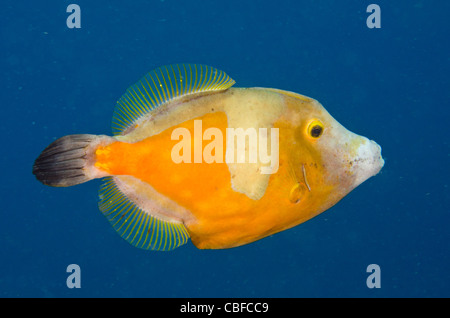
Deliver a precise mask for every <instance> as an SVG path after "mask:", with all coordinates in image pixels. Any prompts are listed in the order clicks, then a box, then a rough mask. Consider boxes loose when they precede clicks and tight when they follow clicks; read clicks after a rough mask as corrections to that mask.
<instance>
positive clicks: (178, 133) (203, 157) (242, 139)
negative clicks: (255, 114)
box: [171, 120, 279, 174]
mask: <svg viewBox="0 0 450 318" xmlns="http://www.w3.org/2000/svg"><path fill="white" fill-rule="evenodd" d="M269 130H270V137H269V134H268V133H269V132H268V128H259V129H258V130H257V129H255V128H252V127H250V128H247V129H243V128H226V145H224V136H223V133H222V130H220V129H219V128H215V127H210V128H207V129H206V130H205V131H204V132H203V128H202V121H201V120H194V136H193V138H194V140H193V142H192V139H191V138H192V136H191V132H190V131H189V129H187V128H182V127H178V128H175V129H174V130H173V131H172V135H171V139H172V140H180V138H181V140H180V141H179V142H178V143H176V144H175V145H174V146H173V148H172V152H171V157H172V161H173V162H175V163H177V164H178V163H182V162H184V163H192V149H191V148H193V152H194V160H193V163H203V162H204V163H209V164H210V163H223V162H224V158H225V162H226V163H258V162H259V163H261V164H262V166H261V174H273V173H276V172H277V171H278V165H279V162H278V155H279V143H278V139H279V131H278V128H269ZM204 140H208V141H209V140H210V142H209V143H208V144H207V145H206V146H205V147H204V148H203V141H204ZM269 140H270V153H269V149H268V148H269ZM224 148H225V149H226V150H225V156H224Z"/></svg>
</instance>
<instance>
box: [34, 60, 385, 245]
mask: <svg viewBox="0 0 450 318" xmlns="http://www.w3.org/2000/svg"><path fill="white" fill-rule="evenodd" d="M234 83H235V82H234V81H233V80H232V79H231V78H230V77H229V76H228V75H226V74H225V73H224V72H222V71H219V70H217V69H215V68H212V67H209V66H205V65H194V64H177V65H170V66H164V67H161V68H158V69H156V70H154V71H151V72H149V73H148V74H146V75H145V76H144V77H143V78H142V79H141V80H140V81H139V82H137V83H136V84H135V85H132V86H131V87H130V88H129V89H128V90H127V91H126V93H125V94H124V95H123V96H122V97H121V98H120V100H119V101H118V104H117V107H116V110H115V112H114V116H113V125H112V126H113V134H114V136H113V137H109V136H105V135H88V134H84V135H68V136H65V137H62V138H60V139H57V140H56V141H54V142H53V143H51V144H50V145H49V146H48V147H47V148H46V149H45V150H44V151H43V152H42V153H41V154H40V156H39V157H38V158H37V159H36V161H35V163H34V166H33V173H34V174H35V176H36V177H37V179H38V180H39V181H41V182H42V183H44V184H46V185H50V186H56V187H67V186H72V185H76V184H80V183H83V182H86V181H89V180H92V179H96V178H104V183H103V184H102V186H101V188H100V194H99V196H100V203H99V207H100V210H101V211H102V212H103V214H104V215H105V216H106V218H107V219H108V220H109V221H110V222H111V224H112V226H113V227H114V229H115V230H116V231H117V232H118V233H119V234H120V235H121V236H122V237H123V238H124V239H125V240H127V241H128V242H129V243H131V244H132V245H134V246H136V247H139V248H143V249H151V250H172V249H174V248H176V247H178V246H180V245H183V244H185V243H186V242H187V241H188V239H189V238H190V239H191V240H192V242H193V244H194V245H195V246H196V247H198V248H201V249H219V248H231V247H235V246H240V245H243V244H248V243H251V242H254V241H256V240H259V239H261V238H264V237H266V236H268V235H271V234H274V233H277V232H280V231H283V230H286V229H288V228H291V227H293V226H296V225H298V224H300V223H303V222H305V221H307V220H309V219H311V218H312V217H314V216H316V215H318V214H319V213H322V212H323V211H325V210H327V209H329V208H330V207H332V206H333V205H335V204H336V203H337V202H338V201H339V200H341V199H342V198H343V197H344V196H345V195H347V194H348V193H349V192H350V191H351V190H353V189H354V188H355V187H357V186H358V185H359V184H361V183H362V182H364V181H365V180H367V179H368V178H370V177H371V176H374V175H376V174H377V173H378V172H379V171H380V169H381V168H382V167H383V165H384V161H383V159H382V157H381V148H380V146H378V145H377V144H376V143H375V142H374V141H371V140H369V139H367V138H365V137H362V136H359V135H356V134H354V133H352V132H350V131H348V130H347V129H345V128H344V127H343V126H341V125H340V124H339V123H338V122H337V121H336V120H335V119H334V118H333V117H331V115H330V114H329V113H328V112H327V111H326V110H325V108H323V106H322V105H321V104H320V103H319V102H317V101H316V100H314V99H312V98H309V97H306V96H303V95H300V94H296V93H292V92H287V91H282V90H278V89H272V88H231V86H233V84H234Z"/></svg>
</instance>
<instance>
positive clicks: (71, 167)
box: [33, 135, 98, 187]
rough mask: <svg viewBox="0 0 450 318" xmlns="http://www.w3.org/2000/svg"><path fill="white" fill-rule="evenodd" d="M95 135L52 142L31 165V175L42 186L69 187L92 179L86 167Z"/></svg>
mask: <svg viewBox="0 0 450 318" xmlns="http://www.w3.org/2000/svg"><path fill="white" fill-rule="evenodd" d="M94 140H98V136H96V135H68V136H65V137H62V138H59V139H57V140H55V141H54V142H52V143H51V144H50V145H49V146H48V147H47V148H45V149H44V151H42V153H41V154H40V155H39V157H38V158H37V159H36V161H35V162H34V165H33V174H34V175H35V176H36V178H37V179H38V180H39V181H41V182H42V183H43V184H46V185H49V186H53V187H69V186H73V185H76V184H80V183H83V182H86V181H89V180H91V179H92V177H91V176H89V175H87V171H88V169H86V168H87V165H88V164H89V158H90V157H91V156H92V154H91V153H90V152H92V150H90V149H91V148H92V147H89V146H90V145H91V143H92V141H94Z"/></svg>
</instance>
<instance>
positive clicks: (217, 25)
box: [0, 0, 450, 297]
mask: <svg viewBox="0 0 450 318" xmlns="http://www.w3.org/2000/svg"><path fill="white" fill-rule="evenodd" d="M372 2H375V3H377V4H378V5H380V7H381V19H382V20H381V23H382V25H381V26H382V27H381V29H369V28H367V26H366V18H367V16H368V13H366V8H367V6H368V5H369V4H370V3H372ZM70 3H76V4H78V5H80V7H81V29H68V28H67V26H66V18H67V16H68V13H66V7H67V6H68V5H69V4H70ZM448 12H450V2H448V1H425V0H412V1H410V0H408V1H406V0H405V1H400V0H397V1H381V0H371V1H341V0H339V1H313V0H310V1H299V0H295V1H286V0H279V1H262V0H261V1H245V0H230V1H200V0H189V1H170V0H165V1H111V0H110V1H87V0H73V1H72V0H71V1H56V0H52V1H10V0H4V1H2V4H1V17H2V22H1V29H0V32H1V33H0V35H1V39H0V48H1V50H0V67H1V79H0V84H1V85H0V92H1V93H0V94H1V95H0V97H1V99H0V100H1V105H0V107H1V115H2V121H1V125H0V133H1V147H0V149H1V156H0V160H1V161H0V163H1V164H0V167H1V182H0V189H1V191H0V193H1V210H0V211H1V212H0V213H1V220H0V243H1V244H0V296H2V297H449V296H450V288H449V284H450V271H449V266H450V256H449V239H450V234H449V225H450V215H449V212H450V209H449V159H450V157H449V155H450V151H449V123H450V118H449V117H450V116H449V114H450V111H449V101H450V94H449V91H450V85H449V79H448V74H449V71H450V69H449V56H450V54H449V43H450V41H449V38H450V37H449V35H450V32H449V29H450V27H449V24H448ZM183 62H186V63H203V64H208V65H212V66H215V67H217V68H219V69H222V70H224V71H226V72H227V73H228V74H229V75H230V76H231V77H233V78H234V79H235V80H236V82H237V84H236V86H239V87H252V86H259V87H274V88H280V89H285V90H290V91H295V92H298V93H301V94H304V95H307V96H311V97H314V98H316V99H318V100H319V101H320V102H321V103H322V104H323V105H324V106H325V107H326V109H327V110H328V111H329V112H330V113H331V114H332V115H333V116H334V117H335V118H336V119H337V120H338V121H339V122H340V123H341V124H343V125H344V126H345V127H346V128H348V129H349V130H351V131H354V132H356V133H358V134H361V135H364V136H367V137H369V138H371V139H373V140H375V141H377V142H378V143H379V144H380V145H381V146H382V148H383V156H384V158H385V160H386V164H385V167H384V168H383V170H382V172H381V174H379V175H377V176H376V177H374V178H371V179H369V180H368V181H366V182H365V183H363V184H362V185H361V186H359V187H358V188H357V189H355V190H354V191H353V192H351V193H350V194H349V195H348V196H347V197H345V198H344V199H343V200H342V201H341V202H339V203H338V204H337V205H336V206H335V207H333V208H332V209H330V210H328V211H326V212H325V213H323V214H321V215H319V216H317V217H316V218H314V219H312V220H310V221H308V222H306V223H304V224H301V225H299V226H297V227H295V228H292V229H290V230H287V231H284V232H281V233H278V234H276V235H273V236H271V237H268V238H265V239H263V240H260V241H257V242H255V243H252V244H249V245H246V246H243V247H239V248H234V249H228V250H198V249H197V248H195V247H194V246H193V245H192V243H190V242H189V243H188V244H187V245H185V246H182V247H181V248H178V249H176V250H174V251H172V252H149V251H144V250H140V249H137V248H134V247H132V246H131V245H129V244H128V243H127V242H126V241H125V240H123V239H122V238H120V236H119V235H117V234H116V233H115V232H114V230H113V229H112V227H111V226H110V224H109V223H108V221H107V220H106V219H105V217H104V216H103V215H102V214H101V213H100V211H98V209H97V200H98V198H97V191H98V187H99V185H100V184H101V181H100V180H95V181H91V182H89V183H86V184H83V185H79V186H76V187H72V188H51V187H47V186H44V185H42V184H40V183H39V182H38V181H37V180H36V179H35V177H34V176H33V175H32V173H31V168H32V164H33V161H34V159H35V158H36V157H37V156H38V155H39V153H40V151H41V150H42V149H43V148H44V147H46V146H47V145H48V144H49V143H50V142H51V141H53V140H54V139H55V138H57V137H61V136H63V135H67V134H74V133H93V134H110V132H111V127H110V123H111V116H112V112H113V109H114V105H115V103H116V101H117V100H118V99H119V97H120V96H121V95H122V94H123V93H124V92H125V90H126V88H127V87H128V86H129V85H131V84H133V83H134V82H136V81H137V80H138V79H140V77H141V76H142V75H144V74H145V73H146V72H147V71H150V70H152V69H154V68H156V67H159V66H161V65H166V64H173V63H183ZM72 263H75V264H78V265H79V266H80V267H81V285H82V287H81V288H80V289H69V288H67V286H66V278H67V276H68V275H69V274H68V273H66V267H67V266H68V265H69V264H72ZM369 264H378V265H379V266H380V268H381V288H379V289H369V288H368V287H367V286H366V278H367V276H368V275H369V274H368V273H367V272H366V268H367V266H368V265H369Z"/></svg>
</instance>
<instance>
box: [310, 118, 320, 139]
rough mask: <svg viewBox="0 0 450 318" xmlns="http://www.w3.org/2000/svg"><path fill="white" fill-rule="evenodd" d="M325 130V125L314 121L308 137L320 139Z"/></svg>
mask: <svg viewBox="0 0 450 318" xmlns="http://www.w3.org/2000/svg"><path fill="white" fill-rule="evenodd" d="M323 129H324V127H323V124H322V123H321V122H320V121H319V120H317V119H314V120H313V121H311V123H310V124H309V125H308V135H310V136H311V137H313V138H319V137H320V136H321V135H322V133H323Z"/></svg>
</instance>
